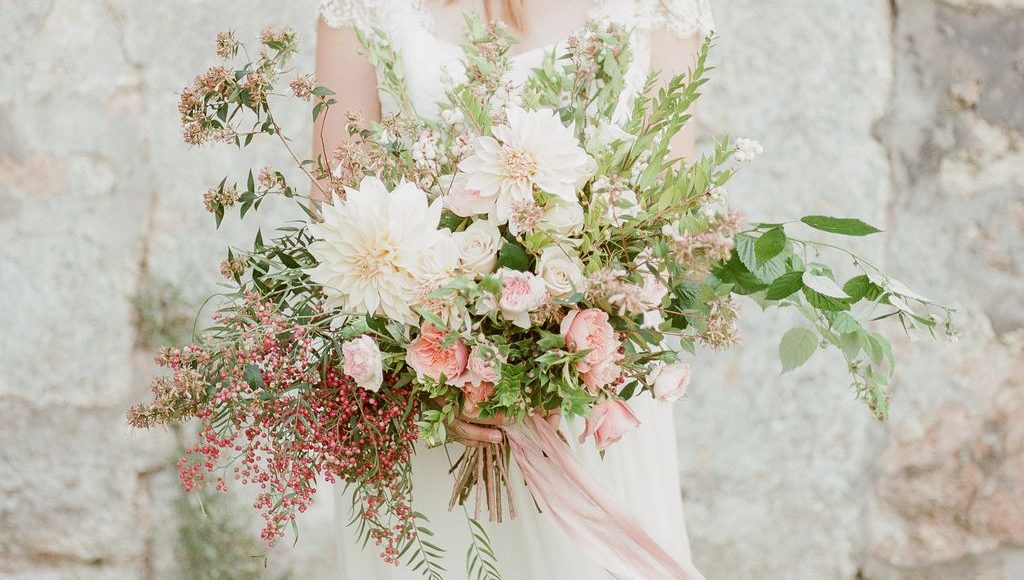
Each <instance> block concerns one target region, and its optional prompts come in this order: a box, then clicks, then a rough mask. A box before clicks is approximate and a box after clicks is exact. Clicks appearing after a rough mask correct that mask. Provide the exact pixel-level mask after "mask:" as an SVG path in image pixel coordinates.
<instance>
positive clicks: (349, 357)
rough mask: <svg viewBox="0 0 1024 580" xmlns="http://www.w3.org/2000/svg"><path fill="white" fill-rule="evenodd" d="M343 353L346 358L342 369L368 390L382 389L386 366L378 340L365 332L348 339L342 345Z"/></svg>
mask: <svg viewBox="0 0 1024 580" xmlns="http://www.w3.org/2000/svg"><path fill="white" fill-rule="evenodd" d="M341 354H342V356H343V357H344V358H345V363H344V366H343V368H342V370H343V371H344V373H345V374H346V375H348V376H349V377H351V378H352V380H353V381H355V382H356V384H357V385H359V386H360V387H362V388H364V389H366V390H368V391H377V390H378V389H380V386H381V384H382V383H383V382H384V366H383V363H382V362H381V355H380V347H379V346H377V341H375V340H373V338H371V337H370V336H367V335H365V334H364V335H362V336H359V337H357V338H353V339H352V340H347V341H345V342H344V343H342V345H341Z"/></svg>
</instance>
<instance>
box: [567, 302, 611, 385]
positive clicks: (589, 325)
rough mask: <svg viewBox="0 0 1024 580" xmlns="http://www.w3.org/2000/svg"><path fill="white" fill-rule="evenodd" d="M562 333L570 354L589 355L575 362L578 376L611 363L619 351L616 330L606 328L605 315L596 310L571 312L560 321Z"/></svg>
mask: <svg viewBox="0 0 1024 580" xmlns="http://www.w3.org/2000/svg"><path fill="white" fill-rule="evenodd" d="M561 332H562V336H564V337H565V346H566V347H567V348H568V349H569V352H580V351H583V350H589V351H590V352H588V353H587V354H586V356H584V357H583V359H582V360H579V361H577V362H576V369H577V370H579V371H580V372H581V373H586V372H588V371H589V370H590V368H591V367H593V366H596V365H598V364H601V363H603V362H605V361H606V360H608V359H611V358H612V357H614V356H615V354H616V353H617V352H618V350H619V340H618V338H617V337H616V335H615V329H614V328H612V325H611V324H608V313H607V312H605V311H603V310H600V309H598V308H587V309H586V310H572V311H570V312H569V313H568V314H566V315H565V318H563V319H562V324H561Z"/></svg>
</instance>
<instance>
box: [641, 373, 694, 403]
mask: <svg viewBox="0 0 1024 580" xmlns="http://www.w3.org/2000/svg"><path fill="white" fill-rule="evenodd" d="M647 380H648V381H649V382H651V383H653V385H654V398H655V399H657V400H659V401H661V402H663V403H671V402H672V401H675V400H676V399H678V398H679V397H682V396H683V395H684V394H686V387H687V385H689V384H690V365H688V364H686V363H675V364H670V365H664V366H660V367H658V368H656V369H654V370H653V371H652V372H651V374H650V376H649V377H648V378H647Z"/></svg>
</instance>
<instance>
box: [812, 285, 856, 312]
mask: <svg viewBox="0 0 1024 580" xmlns="http://www.w3.org/2000/svg"><path fill="white" fill-rule="evenodd" d="M803 293H804V298H806V299H807V303H808V304H810V305H811V306H813V307H815V308H817V309H818V310H822V311H836V310H849V309H850V303H849V302H848V301H846V300H840V299H838V298H832V297H830V296H825V295H824V294H819V293H818V292H815V291H814V290H811V289H810V288H807V287H804V289H803Z"/></svg>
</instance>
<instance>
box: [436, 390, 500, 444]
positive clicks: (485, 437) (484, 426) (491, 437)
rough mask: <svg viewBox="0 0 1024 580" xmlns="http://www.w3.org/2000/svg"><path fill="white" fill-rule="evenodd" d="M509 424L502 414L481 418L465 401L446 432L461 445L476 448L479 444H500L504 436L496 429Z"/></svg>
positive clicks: (473, 406)
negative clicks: (453, 436) (452, 435)
mask: <svg viewBox="0 0 1024 580" xmlns="http://www.w3.org/2000/svg"><path fill="white" fill-rule="evenodd" d="M511 424H512V421H511V420H510V419H508V418H507V417H505V414H504V413H498V414H497V415H494V416H493V417H486V418H484V417H481V416H480V412H479V410H477V408H476V405H473V404H472V403H470V402H468V401H467V402H466V405H465V406H464V407H463V408H462V412H461V413H459V416H458V417H456V418H455V420H454V421H452V423H451V424H450V425H448V430H449V431H450V432H451V433H452V434H454V435H455V438H456V439H457V440H458V441H460V442H461V443H462V444H463V445H465V446H467V447H477V446H479V445H480V444H481V443H501V442H502V441H503V440H504V439H505V434H504V433H502V432H501V429H497V428H496V427H506V426H508V425H511Z"/></svg>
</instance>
